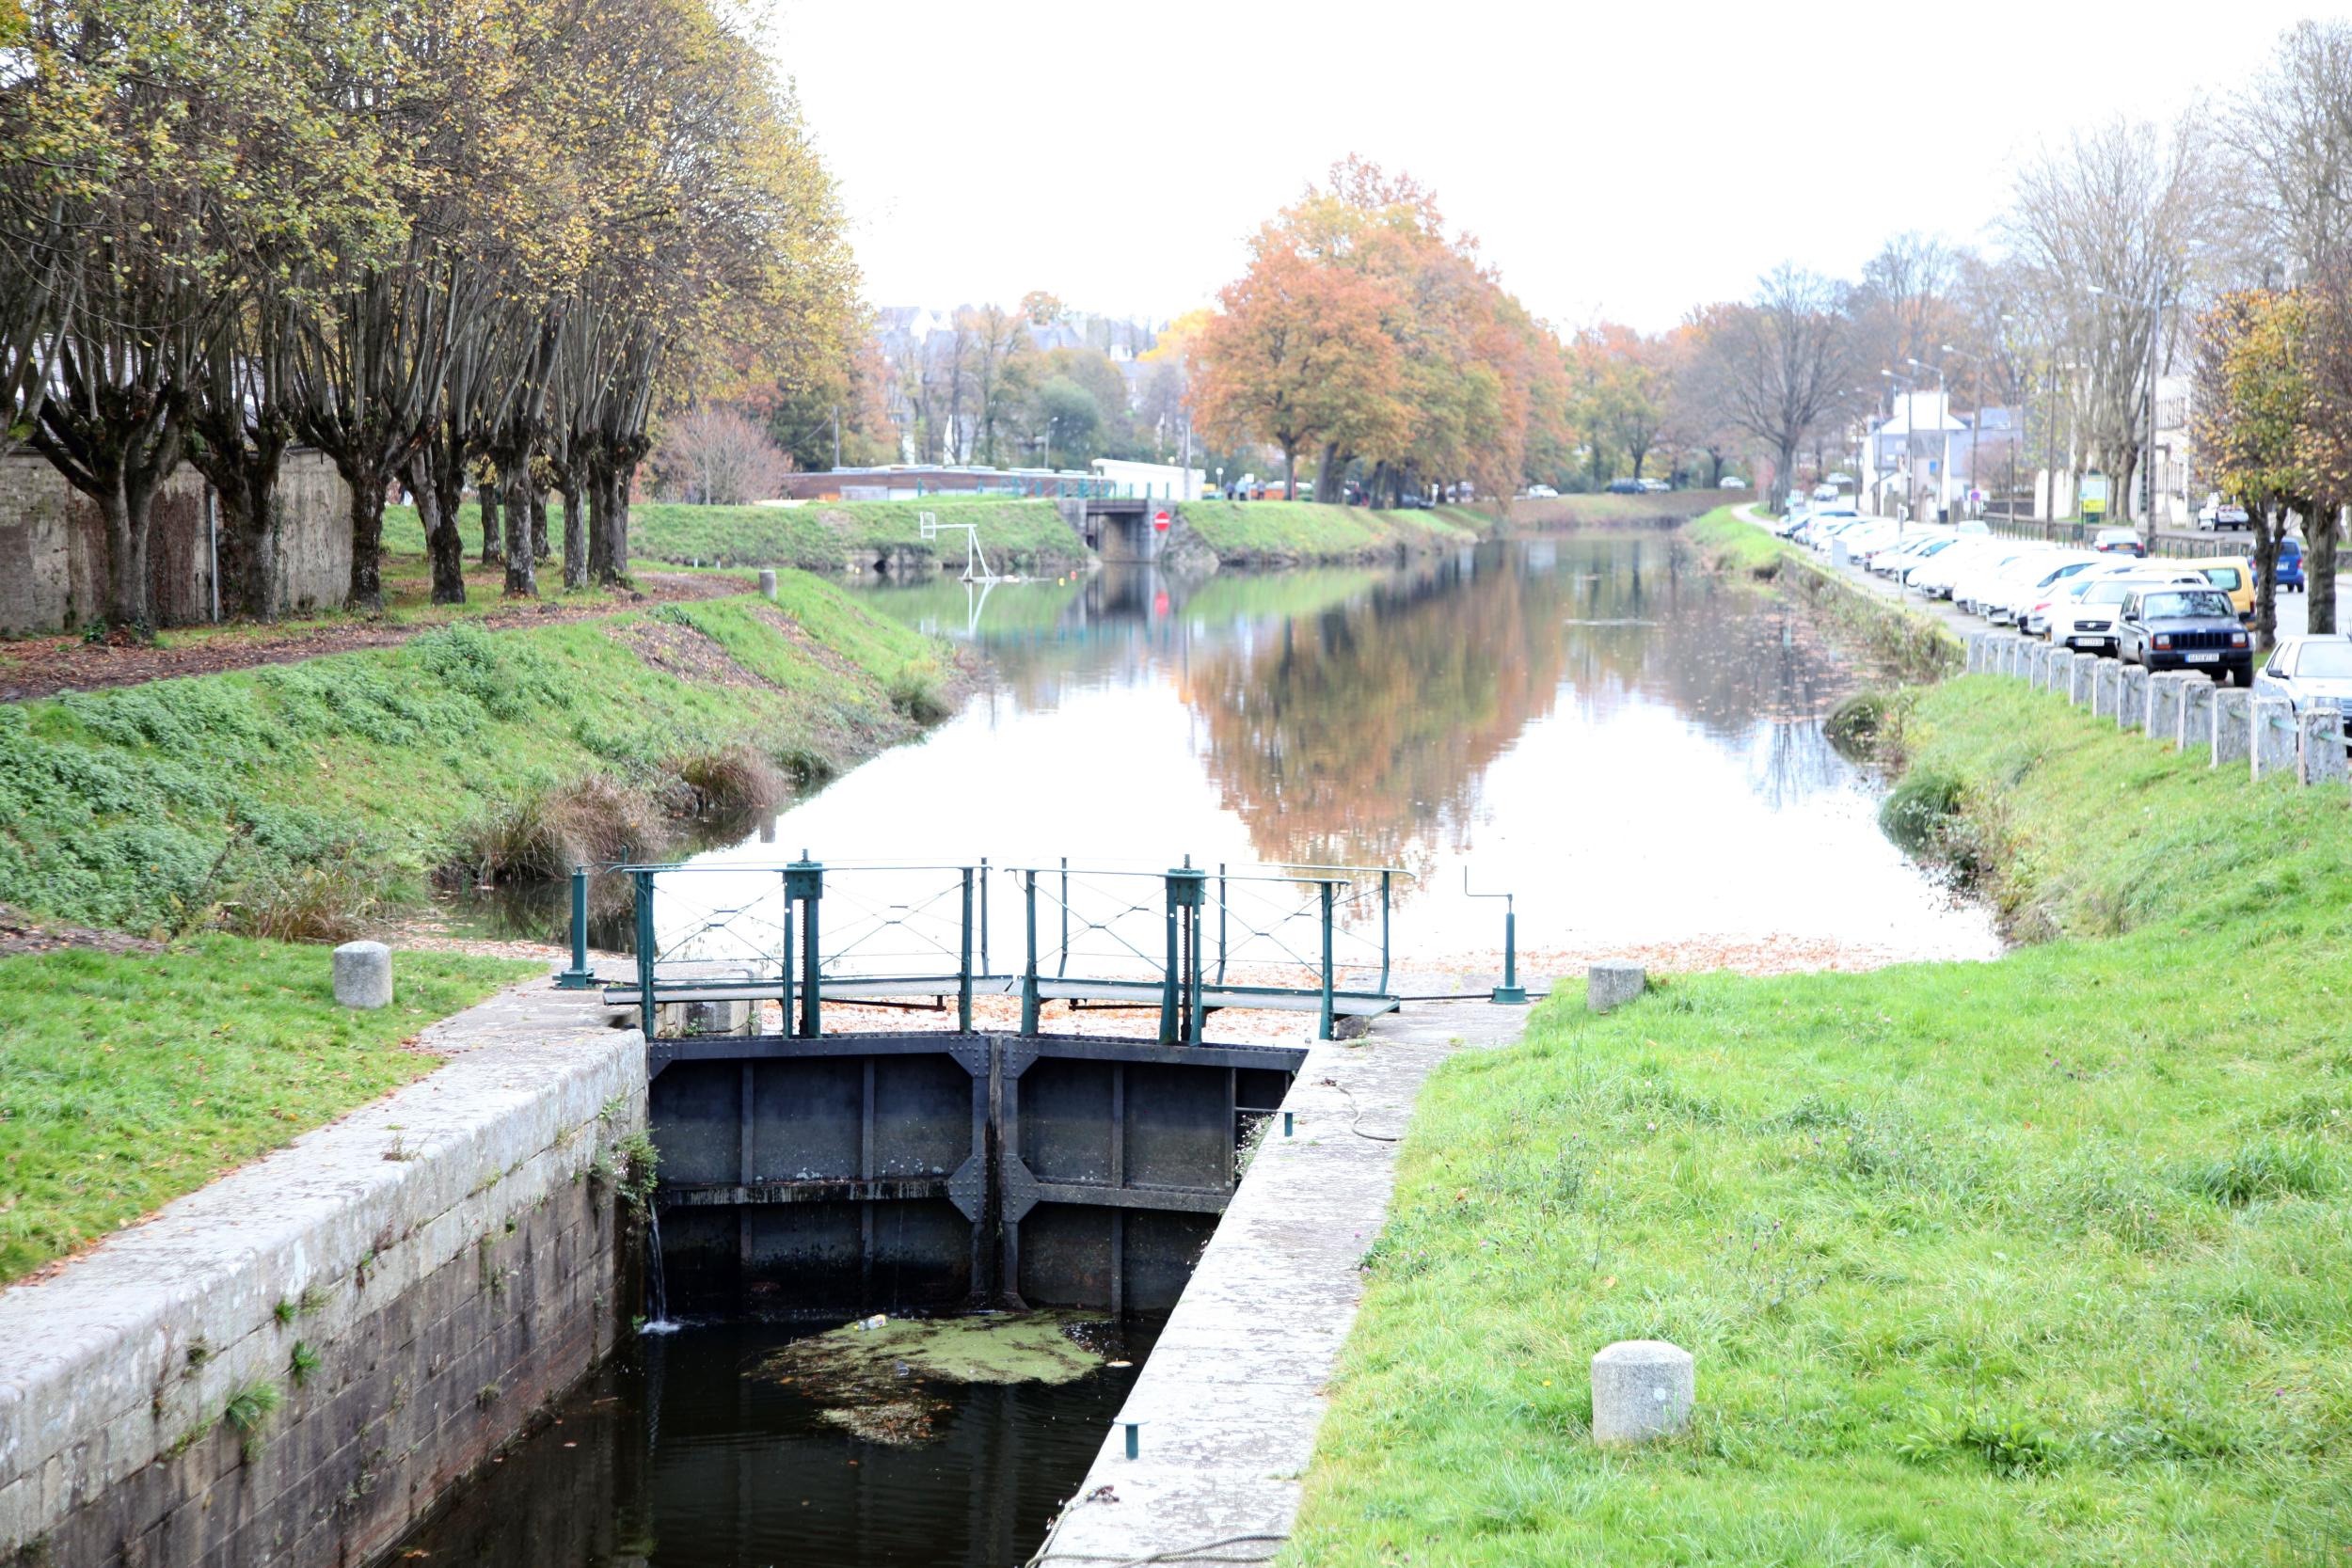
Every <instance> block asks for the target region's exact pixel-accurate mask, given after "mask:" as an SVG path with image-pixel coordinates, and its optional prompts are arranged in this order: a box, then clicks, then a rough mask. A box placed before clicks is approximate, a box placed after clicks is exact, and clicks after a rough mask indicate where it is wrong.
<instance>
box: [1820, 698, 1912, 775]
mask: <svg viewBox="0 0 2352 1568" xmlns="http://www.w3.org/2000/svg"><path fill="white" fill-rule="evenodd" d="M1821 734H1822V735H1823V736H1825V737H1826V738H1827V739H1828V741H1829V743H1830V744H1831V745H1832V746H1834V747H1836V750H1837V753H1838V755H1840V756H1843V757H1847V758H1850V759H1851V760H1853V761H1856V762H1891V761H1893V760H1894V752H1896V751H1897V749H1898V748H1899V745H1900V742H1901V736H1902V708H1901V706H1900V705H1899V703H1898V702H1897V700H1896V699H1895V698H1893V697H1891V696H1889V695H1887V694H1886V693H1885V692H1883V691H1857V692H1855V693H1854V694H1853V695H1852V696H1851V697H1849V698H1847V699H1846V700H1845V701H1844V702H1842V703H1840V704H1838V705H1836V707H1834V708H1832V709H1831V710H1830V715H1829V717H1828V719H1826V720H1824V721H1822V723H1821Z"/></svg>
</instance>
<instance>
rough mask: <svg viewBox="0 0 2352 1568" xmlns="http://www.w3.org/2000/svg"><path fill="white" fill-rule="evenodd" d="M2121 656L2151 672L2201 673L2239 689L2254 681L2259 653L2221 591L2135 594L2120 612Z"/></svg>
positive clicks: (2180, 588) (2170, 588)
mask: <svg viewBox="0 0 2352 1568" xmlns="http://www.w3.org/2000/svg"><path fill="white" fill-rule="evenodd" d="M2115 653H2116V657H2118V658H2120V659H2122V660H2123V661H2124V662H2125V663H2126V664H2138V665H2143V666H2145V667H2146V668H2148V669H2149V670H2152V671H2153V670H2201V671H2203V672H2204V673H2207V674H2209V675H2212V676H2213V677H2214V678H2215V679H2217V680H2218V679H2221V678H2222V677H2224V676H2227V677H2228V678H2229V679H2230V680H2232V681H2233V682H2235V683H2236V684H2237V685H2239V686H2248V685H2250V684H2252V682H2253V679H2254V648H2253V643H2252V641H2251V639H2250V638H2249V636H2248V635H2247V631H2246V628H2245V627H2244V626H2240V625H2239V624H2238V618H2237V610H2236V609H2235V607H2233V605H2232V604H2231V603H2230V595H2229V594H2224V593H2223V592H2222V591H2221V590H2220V589H2218V588H2191V587H2189V586H2187V585H2186V584H2185V583H2184V584H2179V585H2174V584H2167V585H2165V586H2164V587H2162V588H2135V589H2133V590H2132V591H2131V592H2130V593H2128V594H2124V595H2123V603H2122V606H2121V607H2119V609H2118V610H2117V611H2116V617H2115Z"/></svg>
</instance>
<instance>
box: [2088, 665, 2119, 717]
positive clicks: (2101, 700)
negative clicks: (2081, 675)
mask: <svg viewBox="0 0 2352 1568" xmlns="http://www.w3.org/2000/svg"><path fill="white" fill-rule="evenodd" d="M2122 705H2123V666H2122V664H2121V663H2119V662H2118V661H2117V660H2115V659H2111V658H2103V659H2101V660H2100V661H2099V668H2098V669H2097V670H2095V671H2093V672H2092V673H2091V677H2090V716H2091V717H2092V718H2094V719H2112V718H2114V717H2115V715H2116V713H2117V712H2118V711H2119V710H2120V709H2121V708H2122Z"/></svg>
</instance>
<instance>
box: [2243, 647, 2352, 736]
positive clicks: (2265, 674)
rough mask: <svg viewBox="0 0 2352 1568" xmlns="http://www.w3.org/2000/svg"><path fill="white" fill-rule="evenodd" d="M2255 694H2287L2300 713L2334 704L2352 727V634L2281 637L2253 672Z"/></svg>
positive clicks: (2347, 726) (2346, 723)
mask: <svg viewBox="0 0 2352 1568" xmlns="http://www.w3.org/2000/svg"><path fill="white" fill-rule="evenodd" d="M2254 695H2255V696H2257V697H2284V698H2285V699H2286V700H2287V701H2288V702H2290V703H2293V704H2294V705H2295V711H2296V712H2297V713H2304V712H2307V711H2309V710H2311V709H2312V708H2315V707H2316V708H2329V707H2332V708H2335V709H2336V710H2337V711H2339V712H2341V713H2343V714H2344V717H2345V727H2346V728H2347V729H2352V636H2347V635H2345V634H2344V633H2342V632H2338V633H2336V634H2335V635H2333V636H2329V637H2289V638H2285V639H2282V640H2281V641H2280V643H2279V645H2278V646H2277V647H2276V648H2273V649H2272V650H2270V657H2269V658H2268V659H2267V660H2265V662H2264V664H2263V666H2262V668H2261V669H2259V670H2256V671H2255V672H2254Z"/></svg>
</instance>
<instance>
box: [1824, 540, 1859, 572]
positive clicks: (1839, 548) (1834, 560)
mask: <svg viewBox="0 0 2352 1568" xmlns="http://www.w3.org/2000/svg"><path fill="white" fill-rule="evenodd" d="M1829 563H1830V564H1831V565H1832V566H1834V567H1836V569H1837V570H1838V571H1841V572H1842V571H1844V570H1845V569H1846V568H1847V567H1848V566H1851V565H1852V564H1853V548H1852V546H1850V545H1848V544H1847V543H1846V542H1845V541H1844V540H1843V539H1833V540H1831V541H1830V542H1829Z"/></svg>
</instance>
